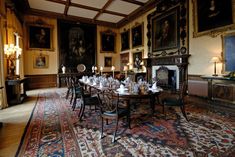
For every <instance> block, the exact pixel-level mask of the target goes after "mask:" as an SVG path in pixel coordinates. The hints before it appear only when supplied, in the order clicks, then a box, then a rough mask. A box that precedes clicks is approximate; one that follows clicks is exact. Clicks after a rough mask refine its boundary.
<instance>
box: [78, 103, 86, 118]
mask: <svg viewBox="0 0 235 157" xmlns="http://www.w3.org/2000/svg"><path fill="white" fill-rule="evenodd" d="M84 110H85V104H84V103H82V111H81V116H80V118H79V120H80V121H81V120H82V117H83V114H84Z"/></svg>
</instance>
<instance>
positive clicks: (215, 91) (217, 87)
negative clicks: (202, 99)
mask: <svg viewBox="0 0 235 157" xmlns="http://www.w3.org/2000/svg"><path fill="white" fill-rule="evenodd" d="M202 78H204V79H207V80H208V98H209V99H210V100H219V101H223V102H228V103H232V104H235V79H234V78H229V77H223V76H203V77H202Z"/></svg>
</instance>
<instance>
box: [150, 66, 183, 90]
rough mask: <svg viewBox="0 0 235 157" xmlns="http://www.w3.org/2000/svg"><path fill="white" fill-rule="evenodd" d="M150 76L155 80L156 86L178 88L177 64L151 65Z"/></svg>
mask: <svg viewBox="0 0 235 157" xmlns="http://www.w3.org/2000/svg"><path fill="white" fill-rule="evenodd" d="M152 68H153V69H152V78H153V79H156V80H157V84H158V86H160V87H162V88H165V89H173V90H178V89H179V69H178V67H177V66H174V65H169V66H153V67H152Z"/></svg>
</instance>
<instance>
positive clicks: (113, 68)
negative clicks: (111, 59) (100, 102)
mask: <svg viewBox="0 0 235 157" xmlns="http://www.w3.org/2000/svg"><path fill="white" fill-rule="evenodd" d="M111 70H112V71H113V78H114V70H115V66H112V67H111Z"/></svg>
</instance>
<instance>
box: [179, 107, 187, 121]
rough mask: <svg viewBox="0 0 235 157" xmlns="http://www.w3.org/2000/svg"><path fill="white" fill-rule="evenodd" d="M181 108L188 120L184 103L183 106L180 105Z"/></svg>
mask: <svg viewBox="0 0 235 157" xmlns="http://www.w3.org/2000/svg"><path fill="white" fill-rule="evenodd" d="M180 109H181V112H182V113H183V116H184V117H185V119H186V120H187V121H188V118H187V115H186V112H185V107H184V105H183V106H180Z"/></svg>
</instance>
